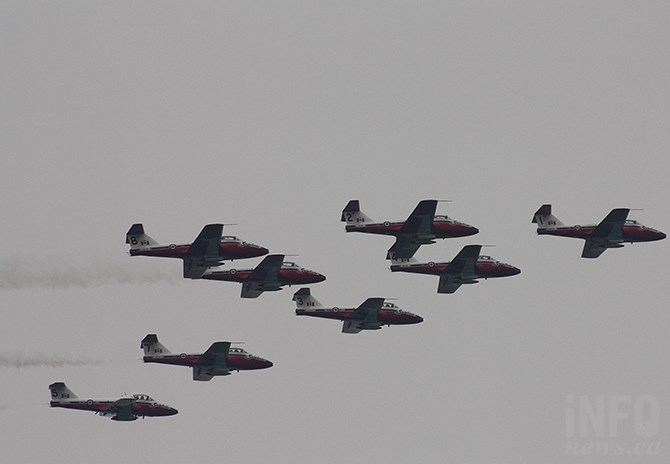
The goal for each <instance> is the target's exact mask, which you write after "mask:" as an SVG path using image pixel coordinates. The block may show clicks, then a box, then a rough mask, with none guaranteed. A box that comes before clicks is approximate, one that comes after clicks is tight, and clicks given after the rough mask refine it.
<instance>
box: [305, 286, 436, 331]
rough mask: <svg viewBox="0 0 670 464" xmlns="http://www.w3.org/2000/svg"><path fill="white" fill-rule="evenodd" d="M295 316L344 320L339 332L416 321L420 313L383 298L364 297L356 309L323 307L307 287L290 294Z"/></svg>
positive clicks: (418, 320)
mask: <svg viewBox="0 0 670 464" xmlns="http://www.w3.org/2000/svg"><path fill="white" fill-rule="evenodd" d="M293 301H295V302H296V305H297V309H296V310H295V313H296V315H298V316H312V317H322V318H324V319H337V320H340V321H344V323H343V325H342V332H343V333H358V332H360V331H361V330H378V329H381V328H382V326H383V325H388V326H390V325H391V324H403V325H404V324H418V323H419V322H423V318H422V317H421V316H417V315H416V314H412V313H410V312H407V311H403V310H402V309H400V308H398V307H397V306H396V305H394V304H393V303H390V302H386V301H384V298H368V299H367V300H365V301H364V302H363V304H361V305H360V306H359V307H357V308H338V307H337V306H335V307H331V308H326V307H324V306H322V305H321V303H319V302H318V301H317V299H316V298H314V297H313V296H312V294H311V292H310V290H309V288H301V289H300V290H298V291H297V292H295V294H294V295H293Z"/></svg>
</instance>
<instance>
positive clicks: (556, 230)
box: [531, 205, 666, 258]
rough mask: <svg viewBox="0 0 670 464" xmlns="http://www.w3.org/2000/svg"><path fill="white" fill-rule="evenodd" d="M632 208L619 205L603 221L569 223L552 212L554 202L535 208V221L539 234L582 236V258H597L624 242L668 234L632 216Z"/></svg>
mask: <svg viewBox="0 0 670 464" xmlns="http://www.w3.org/2000/svg"><path fill="white" fill-rule="evenodd" d="M629 212H630V209H628V208H615V209H613V210H612V211H610V212H609V214H608V215H607V216H605V219H603V220H602V221H600V223H599V224H597V225H596V224H589V225H573V226H566V225H565V224H563V223H562V222H561V221H560V220H559V219H558V218H557V217H556V216H554V215H553V214H551V205H542V206H540V209H538V210H537V211H536V212H535V215H534V216H533V220H532V221H531V222H532V223H533V224H537V233H538V235H556V236H558V237H571V238H581V239H584V240H585V243H584V249H583V250H582V258H597V257H598V256H600V255H601V254H603V252H604V251H605V250H607V249H608V248H621V247H623V246H624V242H630V243H634V242H653V241H656V240H663V239H664V238H665V237H666V235H665V234H664V233H663V232H661V231H659V230H656V229H652V228H651V227H647V226H644V225H642V224H640V223H639V222H637V221H633V220H630V219H627V218H628V213H629Z"/></svg>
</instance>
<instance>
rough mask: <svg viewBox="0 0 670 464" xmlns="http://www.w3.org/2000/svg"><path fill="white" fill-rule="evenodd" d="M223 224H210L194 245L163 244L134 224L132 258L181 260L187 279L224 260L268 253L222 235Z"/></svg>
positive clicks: (129, 238)
mask: <svg viewBox="0 0 670 464" xmlns="http://www.w3.org/2000/svg"><path fill="white" fill-rule="evenodd" d="M222 234H223V224H207V225H206V226H205V227H203V229H202V231H201V232H200V234H198V236H197V237H196V239H195V240H194V241H193V243H190V244H188V243H187V244H181V245H176V244H174V243H172V244H170V245H159V244H158V242H156V240H154V239H152V238H151V237H149V236H148V235H147V234H146V233H144V226H143V225H142V224H133V225H132V226H131V227H130V229H129V230H128V232H127V233H126V243H127V244H129V245H130V256H158V257H161V258H179V259H181V260H183V261H184V277H185V278H187V279H199V278H200V277H202V275H203V274H204V273H205V271H206V270H207V269H209V268H210V267H215V266H220V265H221V264H223V262H224V261H227V260H230V261H232V260H235V259H243V258H255V257H256V256H263V255H266V254H268V249H267V248H263V247H261V246H258V245H255V244H253V243H249V242H244V241H242V240H240V239H239V238H237V237H235V236H232V235H222Z"/></svg>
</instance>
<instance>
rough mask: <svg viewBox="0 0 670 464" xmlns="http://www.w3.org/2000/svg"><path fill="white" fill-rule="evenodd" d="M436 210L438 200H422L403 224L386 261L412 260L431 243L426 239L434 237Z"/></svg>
mask: <svg viewBox="0 0 670 464" xmlns="http://www.w3.org/2000/svg"><path fill="white" fill-rule="evenodd" d="M436 208H437V200H422V201H420V202H419V204H418V205H416V208H414V211H412V214H410V215H409V217H408V218H407V220H406V221H405V222H404V223H403V225H402V228H401V229H400V233H399V234H398V235H397V236H396V240H395V243H394V244H393V246H392V247H391V248H389V250H388V252H387V254H386V259H392V258H394V257H395V258H397V259H406V258H411V257H412V256H414V253H416V250H418V249H419V247H420V246H421V245H422V244H424V243H431V242H430V241H428V242H427V241H426V238H425V237H432V233H433V219H434V218H435V209H436ZM429 240H430V239H429Z"/></svg>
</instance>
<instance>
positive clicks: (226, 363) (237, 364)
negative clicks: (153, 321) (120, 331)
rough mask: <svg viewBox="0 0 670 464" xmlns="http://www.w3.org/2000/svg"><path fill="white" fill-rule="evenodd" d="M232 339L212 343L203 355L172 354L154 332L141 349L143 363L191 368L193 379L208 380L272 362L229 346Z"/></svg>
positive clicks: (265, 365) (265, 367)
mask: <svg viewBox="0 0 670 464" xmlns="http://www.w3.org/2000/svg"><path fill="white" fill-rule="evenodd" d="M230 345H231V342H214V343H213V344H212V346H210V347H209V348H208V349H207V351H205V352H204V353H202V354H187V353H179V354H173V353H170V351H169V350H168V349H167V348H165V346H164V345H163V344H161V343H160V342H159V341H158V336H157V335H156V334H148V335H147V336H146V337H144V339H143V340H142V343H141V345H140V348H142V349H143V350H144V358H143V360H144V362H145V363H159V364H172V365H175V366H187V367H191V368H192V369H193V380H201V381H207V380H211V378H212V377H213V376H215V375H230V373H231V372H232V371H238V372H239V371H248V370H255V369H267V368H268V367H272V362H270V361H268V360H267V359H263V358H260V357H258V356H254V355H252V354H250V353H247V352H246V351H244V350H243V349H242V348H231V347H230Z"/></svg>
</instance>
